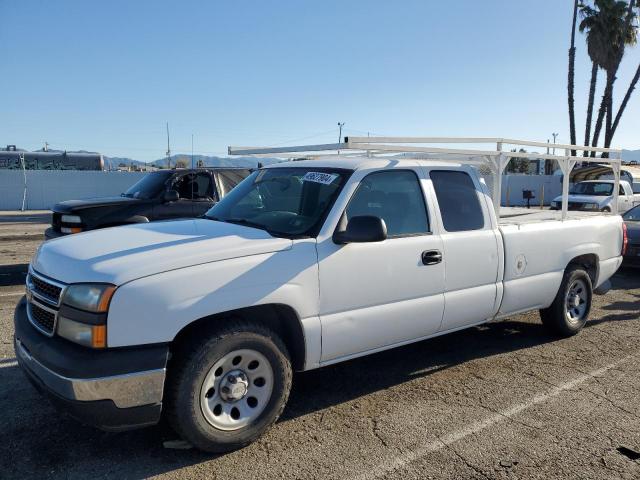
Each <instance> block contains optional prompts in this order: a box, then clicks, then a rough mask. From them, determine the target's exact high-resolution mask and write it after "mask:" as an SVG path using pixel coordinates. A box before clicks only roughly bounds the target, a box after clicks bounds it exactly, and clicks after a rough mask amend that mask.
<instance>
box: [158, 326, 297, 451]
mask: <svg viewBox="0 0 640 480" xmlns="http://www.w3.org/2000/svg"><path fill="white" fill-rule="evenodd" d="M181 351H182V352H186V353H184V354H178V355H177V358H176V360H175V363H174V364H173V371H172V372H170V373H171V376H170V380H169V386H168V391H167V393H168V395H167V403H168V411H167V415H168V420H169V422H170V424H171V425H172V427H173V428H174V429H175V430H176V432H178V433H179V434H180V435H181V436H182V437H183V438H184V439H185V440H188V441H189V442H191V443H192V444H193V445H194V446H195V447H197V448H199V449H200V450H205V451H209V452H226V451H230V450H235V449H237V448H241V447H243V446H245V445H247V444H249V443H251V442H253V441H254V440H256V439H257V438H258V437H259V436H260V435H262V434H263V433H264V432H265V431H266V430H267V429H268V428H269V427H270V426H271V425H272V424H273V423H274V422H275V421H276V420H277V419H278V417H279V416H280V414H281V413H282V410H283V409H284V406H285V404H286V402H287V399H288V397H289V390H290V388H291V378H292V373H291V364H290V361H289V355H288V353H287V349H286V347H285V345H284V343H283V342H282V341H281V340H280V338H279V337H278V336H277V335H276V334H275V333H273V332H271V331H270V330H268V329H267V328H265V327H263V326H261V325H257V324H252V323H244V322H230V323H229V324H227V325H225V326H224V327H223V328H221V329H220V330H217V331H216V332H215V333H213V334H212V335H211V336H210V338H207V339H201V340H193V341H191V342H188V343H187V344H185V345H183V348H182V349H181Z"/></svg>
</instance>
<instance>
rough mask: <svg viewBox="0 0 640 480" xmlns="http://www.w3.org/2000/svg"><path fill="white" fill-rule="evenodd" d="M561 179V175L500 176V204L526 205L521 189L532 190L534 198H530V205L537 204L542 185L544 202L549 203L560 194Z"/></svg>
mask: <svg viewBox="0 0 640 480" xmlns="http://www.w3.org/2000/svg"><path fill="white" fill-rule="evenodd" d="M561 181H562V176H561V175H505V176H503V177H502V205H509V206H512V207H513V206H520V205H526V204H527V201H526V200H523V199H522V190H532V191H533V194H534V195H535V197H536V198H535V199H533V200H531V205H538V206H539V205H540V199H541V197H542V187H543V186H544V204H545V205H549V203H550V202H551V201H552V200H553V199H554V198H555V197H557V196H558V195H562V183H560V182H561ZM507 195H508V196H509V197H508V199H507Z"/></svg>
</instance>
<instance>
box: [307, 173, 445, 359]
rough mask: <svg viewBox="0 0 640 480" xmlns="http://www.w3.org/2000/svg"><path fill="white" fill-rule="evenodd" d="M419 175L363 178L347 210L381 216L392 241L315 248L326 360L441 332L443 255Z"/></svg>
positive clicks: (326, 244) (350, 213)
mask: <svg viewBox="0 0 640 480" xmlns="http://www.w3.org/2000/svg"><path fill="white" fill-rule="evenodd" d="M422 175H423V174H422V171H421V169H419V168H418V167H416V168H415V169H393V170H385V171H381V172H374V173H371V174H369V175H367V176H366V177H364V178H363V179H362V180H361V182H360V184H359V186H358V188H357V189H356V191H355V193H354V194H353V196H352V197H351V200H350V201H349V204H348V206H347V208H346V210H345V212H344V215H346V219H347V221H348V219H349V218H351V217H353V216H359V215H374V216H378V217H381V218H382V219H383V220H384V221H385V224H386V226H387V235H388V238H387V240H385V241H383V242H374V243H350V244H347V245H337V244H335V243H334V242H333V241H332V239H331V238H328V239H327V240H325V241H322V242H320V243H319V244H318V264H319V275H320V320H321V323H322V358H321V360H322V361H323V362H327V361H332V360H336V359H339V358H341V357H348V356H350V355H354V354H358V353H362V352H365V351H370V350H375V349H380V348H383V347H387V346H390V345H395V344H402V343H406V342H409V341H412V340H415V339H418V338H421V337H425V336H428V335H431V334H434V333H436V332H437V331H438V330H439V329H440V325H441V323H442V316H443V311H444V287H445V284H444V265H443V263H442V262H434V263H429V264H425V263H423V258H424V256H423V253H425V252H432V253H433V252H442V240H441V238H440V235H439V234H437V233H436V232H434V231H433V230H432V229H431V226H430V222H429V215H428V214H427V205H426V202H425V196H424V193H423V189H422V183H423V179H422Z"/></svg>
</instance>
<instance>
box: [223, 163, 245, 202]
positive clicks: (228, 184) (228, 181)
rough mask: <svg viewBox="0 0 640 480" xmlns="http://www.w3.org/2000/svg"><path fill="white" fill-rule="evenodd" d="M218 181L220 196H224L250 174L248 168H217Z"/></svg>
mask: <svg viewBox="0 0 640 480" xmlns="http://www.w3.org/2000/svg"><path fill="white" fill-rule="evenodd" d="M217 173H218V181H219V182H220V189H221V190H222V191H221V192H220V196H221V197H224V196H225V195H226V194H227V193H229V192H230V191H231V190H232V189H233V187H235V186H236V185H238V184H239V183H240V182H241V181H242V180H244V179H245V178H246V177H248V176H249V175H250V174H251V171H250V170H244V169H240V168H237V169H234V170H218V172H217Z"/></svg>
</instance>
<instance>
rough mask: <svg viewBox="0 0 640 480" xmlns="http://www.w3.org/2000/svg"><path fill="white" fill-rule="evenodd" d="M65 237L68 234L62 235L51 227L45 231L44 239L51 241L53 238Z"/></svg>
mask: <svg viewBox="0 0 640 480" xmlns="http://www.w3.org/2000/svg"><path fill="white" fill-rule="evenodd" d="M65 235H66V233H62V232H59V231H57V230H54V228H53V227H49V228H47V229H46V230H45V231H44V239H45V240H51V239H53V238H59V237H64V236H65Z"/></svg>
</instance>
